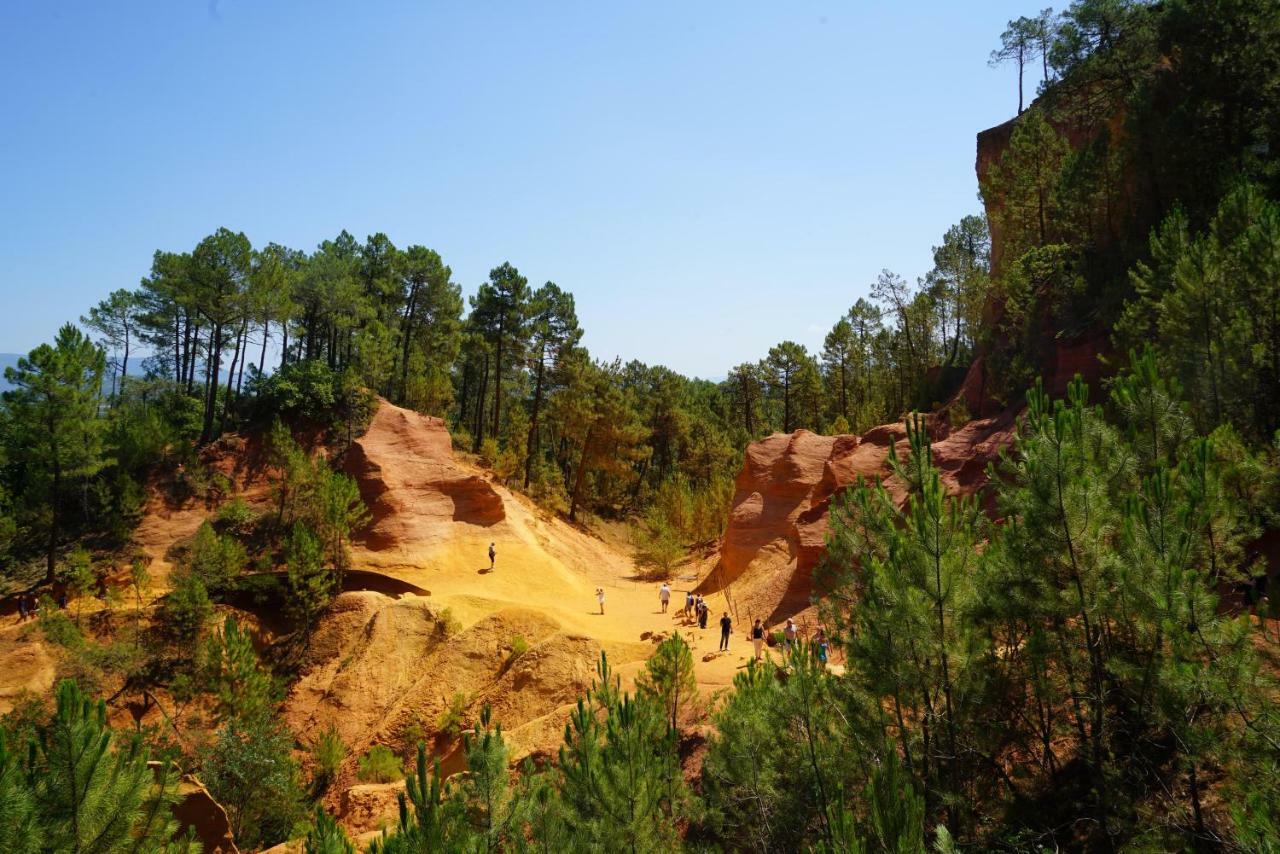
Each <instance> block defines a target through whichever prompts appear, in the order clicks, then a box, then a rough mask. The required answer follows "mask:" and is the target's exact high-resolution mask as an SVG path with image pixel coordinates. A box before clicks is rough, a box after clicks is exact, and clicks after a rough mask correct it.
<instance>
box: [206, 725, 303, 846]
mask: <svg viewBox="0 0 1280 854" xmlns="http://www.w3.org/2000/svg"><path fill="white" fill-rule="evenodd" d="M201 779H202V780H203V781H204V783H205V785H207V786H208V787H209V792H210V793H211V794H212V795H213V797H214V799H215V800H216V801H217V802H218V803H219V804H221V805H222V806H223V808H224V809H226V811H227V817H228V818H229V819H230V821H231V830H232V832H233V833H234V834H235V838H236V843H237V844H238V845H243V846H245V847H246V848H248V847H253V846H264V847H265V846H270V845H274V844H276V843H278V842H282V841H284V840H286V839H289V838H291V837H292V836H293V833H294V829H295V826H296V825H297V824H298V823H299V822H300V821H301V820H302V819H303V817H304V815H305V812H304V810H303V806H302V791H301V789H300V787H299V783H298V768H297V765H296V763H295V762H294V759H293V736H292V735H291V734H290V733H289V731H288V729H287V728H286V727H285V726H284V724H283V723H282V722H280V721H277V720H274V719H273V716H272V715H265V714H264V715H257V716H256V717H249V718H240V717H233V718H231V719H230V720H228V721H227V722H226V724H224V725H223V727H222V728H221V729H220V730H218V734H217V740H216V741H215V743H214V745H213V748H212V750H211V751H210V753H209V755H208V757H207V758H206V759H205V761H204V766H203V768H202V771H201Z"/></svg>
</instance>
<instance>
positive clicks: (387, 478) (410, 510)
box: [344, 402, 506, 553]
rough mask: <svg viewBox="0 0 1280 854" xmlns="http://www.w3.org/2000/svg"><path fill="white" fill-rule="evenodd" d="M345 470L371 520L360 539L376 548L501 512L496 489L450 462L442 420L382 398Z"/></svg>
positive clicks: (423, 539)
mask: <svg viewBox="0 0 1280 854" xmlns="http://www.w3.org/2000/svg"><path fill="white" fill-rule="evenodd" d="M344 464H345V468H346V471H347V473H348V474H349V475H351V476H352V477H353V478H355V480H356V483H358V484H359V486H360V496H361V498H363V499H364V503H365V504H366V505H367V506H368V508H369V513H370V517H371V519H370V522H369V524H368V525H367V526H366V527H365V528H364V530H362V531H361V532H360V542H361V544H362V545H363V546H364V547H365V548H367V549H369V550H371V551H377V552H383V553H387V552H396V551H400V550H404V549H406V548H407V547H409V546H410V545H412V546H413V547H415V548H420V547H421V546H422V545H423V544H424V543H427V542H431V541H433V540H437V539H440V538H442V537H447V536H451V535H452V534H453V533H454V531H453V528H452V525H451V523H453V522H465V523H468V524H471V525H478V526H489V525H494V524H496V523H498V522H501V521H502V520H503V519H505V518H506V511H505V508H504V507H503V501H502V497H501V496H500V495H499V494H498V491H497V489H495V488H494V485H493V484H492V483H490V482H489V481H488V480H486V479H485V478H483V477H481V476H480V475H479V474H477V473H476V472H474V471H468V470H466V469H464V468H462V467H460V466H459V465H457V464H456V463H455V462H454V459H453V448H452V444H451V440H450V438H449V431H448V430H447V429H446V428H445V425H444V421H442V420H441V419H439V418H435V417H432V416H430V415H420V414H419V413H417V412H413V411H411V410H408V409H401V408H400V407H398V406H392V405H391V404H389V403H385V402H384V403H381V404H380V405H379V406H378V409H377V412H375V413H374V416H373V420H372V421H371V422H370V424H369V428H368V429H367V430H366V431H365V433H364V435H363V436H361V437H360V438H359V439H357V440H356V441H355V442H354V443H353V444H352V446H351V448H350V450H349V451H348V452H347V456H346V460H345V463H344Z"/></svg>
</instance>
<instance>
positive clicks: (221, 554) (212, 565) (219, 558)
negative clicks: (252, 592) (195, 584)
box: [185, 522, 249, 594]
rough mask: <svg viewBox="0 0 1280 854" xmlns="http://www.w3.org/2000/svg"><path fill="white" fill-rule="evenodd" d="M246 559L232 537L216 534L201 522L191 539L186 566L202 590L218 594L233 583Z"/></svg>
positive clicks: (209, 526) (229, 587) (243, 552)
mask: <svg viewBox="0 0 1280 854" xmlns="http://www.w3.org/2000/svg"><path fill="white" fill-rule="evenodd" d="M248 562H249V558H248V556H247V555H246V554H245V551H244V546H242V545H240V543H238V542H236V540H235V539H233V538H232V537H230V536H228V535H226V534H219V533H218V532H217V531H215V530H214V529H213V526H212V525H210V524H209V523H208V522H204V523H203V524H202V525H201V526H200V528H199V529H198V530H197V531H196V535H195V539H194V540H192V541H191V550H190V551H189V552H188V554H187V559H186V562H185V563H186V566H187V567H188V568H190V570H191V572H192V573H193V574H194V575H195V576H196V577H198V578H199V579H200V581H201V582H202V583H203V584H204V587H205V590H207V591H208V592H210V593H214V594H218V593H222V592H224V591H226V590H230V589H231V588H232V587H234V586H235V584H236V580H237V578H238V577H239V576H240V573H241V572H243V571H244V568H245V566H246V565H247V564H248Z"/></svg>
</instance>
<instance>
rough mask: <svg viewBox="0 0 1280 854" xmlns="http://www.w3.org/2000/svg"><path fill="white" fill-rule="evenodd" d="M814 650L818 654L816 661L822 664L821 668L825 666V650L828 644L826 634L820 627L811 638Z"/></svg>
mask: <svg viewBox="0 0 1280 854" xmlns="http://www.w3.org/2000/svg"><path fill="white" fill-rule="evenodd" d="M813 646H814V649H816V650H817V652H818V661H820V662H822V666H823V667H826V666H827V649H828V647H829V646H830V644H828V643H827V632H826V630H825V629H823V628H822V627H821V626H819V627H818V634H816V635H815V636H814V638H813Z"/></svg>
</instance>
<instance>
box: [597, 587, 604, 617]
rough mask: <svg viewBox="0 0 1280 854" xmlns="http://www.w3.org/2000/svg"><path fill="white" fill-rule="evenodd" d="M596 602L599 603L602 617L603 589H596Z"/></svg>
mask: <svg viewBox="0 0 1280 854" xmlns="http://www.w3.org/2000/svg"><path fill="white" fill-rule="evenodd" d="M596 601H597V602H599V603H600V616H604V588H603V587H597V588H596Z"/></svg>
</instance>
